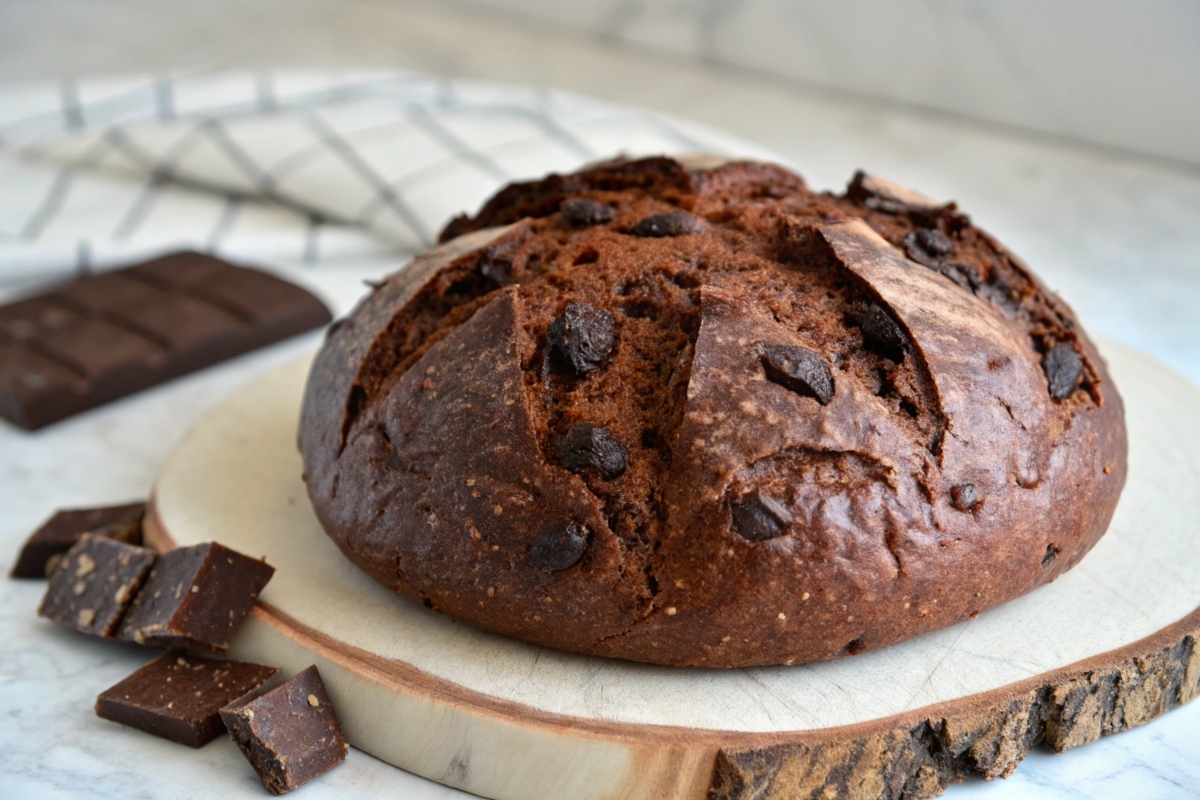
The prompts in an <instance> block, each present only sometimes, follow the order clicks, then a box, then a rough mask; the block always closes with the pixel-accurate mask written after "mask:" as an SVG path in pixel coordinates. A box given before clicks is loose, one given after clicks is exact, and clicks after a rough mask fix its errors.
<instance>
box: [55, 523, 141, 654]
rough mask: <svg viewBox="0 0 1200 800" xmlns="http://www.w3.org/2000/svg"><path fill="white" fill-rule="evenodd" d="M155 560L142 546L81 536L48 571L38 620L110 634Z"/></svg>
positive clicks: (95, 634)
mask: <svg viewBox="0 0 1200 800" xmlns="http://www.w3.org/2000/svg"><path fill="white" fill-rule="evenodd" d="M154 560H155V555H154V553H153V552H152V551H150V550H147V549H146V548H144V547H136V546H134V545H129V544H125V543H124V542H118V541H115V540H113V539H106V538H104V537H103V536H92V535H84V537H83V538H82V539H80V540H79V543H78V544H76V545H75V546H74V547H72V548H71V549H70V550H68V551H67V553H66V555H64V556H63V557H62V560H61V561H60V562H59V563H58V566H57V567H55V569H54V572H53V573H51V575H50V584H49V586H47V587H46V596H45V597H44V598H43V599H42V605H41V607H40V608H38V616H40V617H44V618H45V619H48V620H51V621H52V622H57V623H58V624H59V625H64V626H66V627H68V628H74V629H75V630H77V631H79V632H80V633H86V634H89V635H91V636H105V637H107V636H112V635H113V634H115V633H116V632H117V626H118V625H120V623H121V619H122V618H123V617H124V616H125V613H126V610H127V609H128V608H129V606H130V604H131V603H132V601H133V599H134V596H135V595H136V594H137V592H138V590H139V589H140V587H141V586H142V582H143V580H145V578H146V574H147V573H148V572H149V571H150V568H151V565H152V564H153V563H154Z"/></svg>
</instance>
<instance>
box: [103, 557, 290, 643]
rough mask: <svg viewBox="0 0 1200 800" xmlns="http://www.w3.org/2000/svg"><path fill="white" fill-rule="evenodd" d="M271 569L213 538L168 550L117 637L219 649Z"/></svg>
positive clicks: (230, 636)
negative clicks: (204, 542)
mask: <svg viewBox="0 0 1200 800" xmlns="http://www.w3.org/2000/svg"><path fill="white" fill-rule="evenodd" d="M274 573H275V568H274V567H272V566H271V565H269V564H267V563H266V562H265V561H257V560H255V559H253V558H249V557H247V556H244V555H242V554H241V553H239V552H237V551H235V550H230V549H229V548H228V547H225V546H223V545H220V544H217V543H216V542H210V543H208V544H198V545H194V546H192V547H181V548H179V549H177V550H171V551H170V552H167V553H164V554H162V555H161V556H159V557H158V561H157V563H155V565H154V568H153V569H151V570H150V574H149V576H148V577H147V578H146V585H145V588H143V589H142V591H141V592H140V593H139V594H138V596H137V598H136V599H135V600H134V602H133V605H132V606H131V607H130V608H129V613H128V614H126V616H125V620H124V622H123V623H122V624H121V631H120V634H119V636H120V638H121V639H125V640H126V641H134V642H137V643H138V644H149V645H157V646H160V647H188V648H194V649H198V650H208V651H210V652H221V651H223V650H225V649H227V648H228V647H229V643H230V641H232V640H233V635H234V634H235V633H237V630H238V628H239V627H241V624H242V620H244V619H245V618H246V614H248V613H249V612H250V608H251V606H253V605H254V601H255V599H256V598H257V597H258V595H259V592H261V591H262V588H263V587H264V586H266V585H267V581H269V580H270V579H271V576H272V575H273V574H274Z"/></svg>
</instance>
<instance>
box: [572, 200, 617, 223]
mask: <svg viewBox="0 0 1200 800" xmlns="http://www.w3.org/2000/svg"><path fill="white" fill-rule="evenodd" d="M558 210H559V211H561V212H562V216H563V219H565V220H566V221H567V222H569V223H571V224H572V225H579V226H581V227H582V226H584V225H603V224H604V223H605V222H608V221H609V220H611V219H612V218H613V215H614V214H616V213H617V212H616V209H614V208H613V207H612V206H610V205H609V204H608V203H601V202H600V201H598V200H589V199H587V198H586V197H576V198H572V199H571V200H565V201H563V204H562V205H561V206H559V207H558Z"/></svg>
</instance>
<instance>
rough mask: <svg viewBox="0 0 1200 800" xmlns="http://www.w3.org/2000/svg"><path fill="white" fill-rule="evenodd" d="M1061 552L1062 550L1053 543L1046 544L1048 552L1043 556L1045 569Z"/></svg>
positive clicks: (1043, 567)
mask: <svg viewBox="0 0 1200 800" xmlns="http://www.w3.org/2000/svg"><path fill="white" fill-rule="evenodd" d="M1060 552H1062V551H1061V549H1060V548H1058V547H1055V546H1054V545H1052V544H1050V545H1047V546H1046V554H1045V555H1043V556H1042V569H1045V568H1046V567H1048V566H1050V565H1051V564H1053V563H1054V560H1055V559H1056V558H1058V554H1059V553H1060Z"/></svg>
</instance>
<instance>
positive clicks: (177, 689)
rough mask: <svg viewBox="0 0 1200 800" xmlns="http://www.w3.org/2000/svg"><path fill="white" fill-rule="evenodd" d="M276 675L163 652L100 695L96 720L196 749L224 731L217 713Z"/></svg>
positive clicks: (245, 665)
mask: <svg viewBox="0 0 1200 800" xmlns="http://www.w3.org/2000/svg"><path fill="white" fill-rule="evenodd" d="M277 671H278V670H276V669H275V668H274V667H264V666H262V665H260V664H249V663H246V662H244V661H217V660H214V659H210V658H200V657H198V656H192V655H187V654H185V653H183V652H181V651H178V650H173V651H168V652H166V653H164V654H163V655H161V656H159V657H158V658H156V659H154V660H153V661H151V662H150V663H148V664H146V665H145V666H144V667H142V668H141V669H139V670H138V671H137V672H135V673H133V674H132V675H130V676H129V677H128V678H126V679H125V680H123V681H121V682H120V683H118V684H117V685H115V686H113V687H112V688H110V689H106V690H105V691H104V692H102V693H101V694H100V696H99V697H98V698H96V716H98V717H101V718H102V719H107V720H111V721H112V722H119V723H121V724H122V725H128V726H129V727H131V728H137V729H138V730H142V731H145V732H146V733H149V734H153V735H154V736H159V737H162V738H163V739H169V740H171V741H172V742H178V743H179V744H185V745H187V746H188V747H202V746H204V745H206V744H208V743H209V742H211V741H212V740H213V739H215V738H217V736H219V735H221V734H222V733H224V732H225V724H224V723H223V722H222V721H221V709H222V708H224V707H225V706H227V705H229V704H230V703H232V702H233V701H235V700H237V699H238V698H240V697H242V696H243V695H245V694H246V693H247V692H249V691H251V690H253V689H257V688H258V687H259V686H261V685H262V683H263V682H264V681H266V680H267V679H268V678H270V677H271V676H272V675H274V674H275V673H276V672H277Z"/></svg>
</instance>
